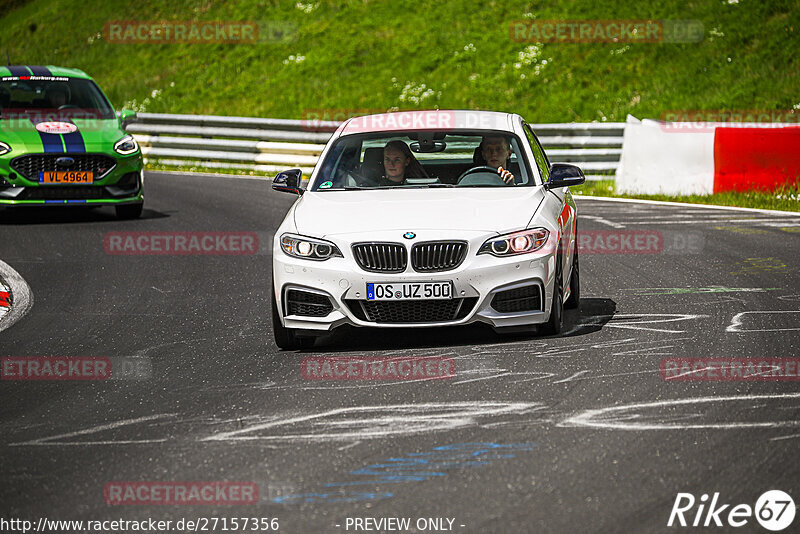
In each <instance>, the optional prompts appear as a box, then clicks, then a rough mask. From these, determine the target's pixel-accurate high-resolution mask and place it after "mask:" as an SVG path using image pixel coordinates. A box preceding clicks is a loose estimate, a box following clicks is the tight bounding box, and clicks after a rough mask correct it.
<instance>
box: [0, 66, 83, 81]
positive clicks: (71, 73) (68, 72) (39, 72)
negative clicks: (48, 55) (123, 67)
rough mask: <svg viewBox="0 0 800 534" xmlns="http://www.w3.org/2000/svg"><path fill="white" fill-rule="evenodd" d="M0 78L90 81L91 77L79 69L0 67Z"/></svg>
mask: <svg viewBox="0 0 800 534" xmlns="http://www.w3.org/2000/svg"><path fill="white" fill-rule="evenodd" d="M0 76H62V77H67V78H83V79H86V80H91V77H90V76H89V75H88V74H86V73H85V72H83V71H82V70H79V69H69V68H65V67H56V66H54V65H47V66H46V67H43V66H40V65H3V66H0Z"/></svg>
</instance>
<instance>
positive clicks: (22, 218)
mask: <svg viewBox="0 0 800 534" xmlns="http://www.w3.org/2000/svg"><path fill="white" fill-rule="evenodd" d="M165 217H169V214H167V213H163V212H160V211H156V210H151V209H147V208H145V210H144V211H143V212H142V216H141V217H140V218H139V219H131V220H130V221H128V222H136V221H137V220H145V219H163V218H165ZM114 221H116V222H122V221H120V220H119V219H117V216H116V214H115V213H114V208H109V207H98V208H85V207H69V208H66V207H65V208H62V207H58V206H47V207H31V208H28V207H24V208H23V207H20V208H16V207H15V208H3V209H0V225H32V224H64V223H85V222H114Z"/></svg>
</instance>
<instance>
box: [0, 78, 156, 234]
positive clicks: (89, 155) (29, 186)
mask: <svg viewBox="0 0 800 534" xmlns="http://www.w3.org/2000/svg"><path fill="white" fill-rule="evenodd" d="M135 118H136V113H134V112H133V111H122V112H121V113H120V114H119V116H117V114H116V113H115V112H114V108H112V107H111V104H110V103H109V102H108V99H107V98H106V96H105V95H104V94H103V92H102V91H101V90H100V88H99V87H97V84H95V82H94V80H92V79H91V78H90V77H89V76H87V75H86V73H84V72H83V71H80V70H77V69H66V68H60V67H52V66H48V67H40V66H6V67H2V66H0V207H7V206H50V205H70V206H71V205H77V206H90V207H93V206H114V207H115V208H116V213H117V217H119V218H123V219H132V218H136V217H139V216H140V215H141V213H142V207H143V206H144V193H143V191H142V188H143V181H144V174H143V172H142V168H143V163H142V151H141V149H140V148H139V144H138V143H137V142H136V139H134V138H133V136H131V135H129V134H127V133H125V131H124V130H123V127H124V126H125V124H126V123H127V122H129V121H131V120H134V119H135Z"/></svg>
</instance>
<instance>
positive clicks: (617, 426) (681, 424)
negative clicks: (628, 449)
mask: <svg viewBox="0 0 800 534" xmlns="http://www.w3.org/2000/svg"><path fill="white" fill-rule="evenodd" d="M797 398H800V392H798V393H775V394H768V395H731V396H719V397H688V398H682V399H672V400H664V401H656V402H642V403H634V404H623V405H620V406H610V407H606V408H599V409H590V410H583V411H581V412H579V413H577V414H574V415H572V416H570V417H568V418H567V419H565V420H564V421H562V422H561V423H559V424H558V425H557V426H560V427H589V428H596V429H605V430H698V429H714V430H735V429H752V428H786V427H800V421H798V420H784V421H775V420H773V421H755V420H754V421H731V422H717V421H713V422H703V421H702V420H700V421H699V422H698V420H699V419H700V418H702V416H703V415H704V414H702V413H698V406H699V405H706V404H712V405H713V404H717V403H732V402H747V403H750V402H752V401H768V402H766V403H765V404H761V405H755V406H750V407H749V408H750V409H752V410H756V409H760V408H765V407H767V408H768V407H769V406H770V403H769V401H780V400H785V399H797ZM682 406H686V407H688V408H689V410H691V412H690V413H685V414H674V413H671V412H667V413H665V414H664V415H663V416H661V417H660V419H654V417H657V416H659V414H658V410H660V409H675V408H678V407H682ZM651 409H655V410H654V411H655V412H656V413H655V414H653V415H648V410H651ZM764 412H766V413H768V414H773V413H774V412H775V410H771V411H770V410H764ZM730 413H734V412H733V410H731V411H730ZM741 416H742V414H741V413H738V414H737V417H741ZM688 420H691V421H692V422H691V423H687V422H686V421H688Z"/></svg>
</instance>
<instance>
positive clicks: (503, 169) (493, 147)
mask: <svg viewBox="0 0 800 534" xmlns="http://www.w3.org/2000/svg"><path fill="white" fill-rule="evenodd" d="M480 152H481V155H482V156H483V159H484V161H485V162H486V165H488V166H489V167H494V168H495V169H497V174H499V175H500V178H502V179H503V181H504V182H505V183H507V184H513V183H514V175H513V174H512V173H511V171H509V170H508V167H509V166H510V164H511V161H510V158H511V143H509V142H508V139H506V138H505V137H504V136H502V135H493V136H486V137H484V138H483V139H482V140H481V144H480Z"/></svg>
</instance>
